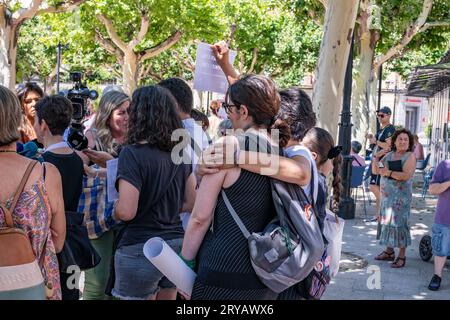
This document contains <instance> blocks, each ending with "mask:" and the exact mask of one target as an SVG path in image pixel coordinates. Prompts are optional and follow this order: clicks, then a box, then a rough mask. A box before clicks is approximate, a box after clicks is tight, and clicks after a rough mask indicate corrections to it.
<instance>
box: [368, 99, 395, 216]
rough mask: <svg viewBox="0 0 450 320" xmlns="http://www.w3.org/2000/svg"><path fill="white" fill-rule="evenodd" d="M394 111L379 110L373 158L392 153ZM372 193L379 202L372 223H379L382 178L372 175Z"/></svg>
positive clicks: (386, 108) (387, 109)
mask: <svg viewBox="0 0 450 320" xmlns="http://www.w3.org/2000/svg"><path fill="white" fill-rule="evenodd" d="M391 114H392V111H391V109H390V108H389V107H383V108H381V109H379V110H377V119H378V121H379V122H380V126H381V128H380V130H378V131H377V134H376V135H375V138H376V140H377V142H376V146H375V148H374V150H373V156H378V157H380V156H384V155H385V154H386V153H388V152H389V151H391V137H392V135H393V134H394V132H395V127H394V125H392V124H391ZM372 158H373V157H372ZM369 189H370V191H371V192H372V193H373V194H374V195H375V198H376V202H377V214H376V217H375V218H373V219H372V221H377V219H378V211H379V210H380V198H381V195H380V176H379V175H376V174H372V176H371V178H370V186H369Z"/></svg>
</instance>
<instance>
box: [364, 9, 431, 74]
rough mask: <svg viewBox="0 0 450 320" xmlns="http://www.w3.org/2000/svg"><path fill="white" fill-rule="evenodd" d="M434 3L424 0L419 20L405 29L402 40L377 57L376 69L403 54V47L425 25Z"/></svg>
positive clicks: (374, 67)
mask: <svg viewBox="0 0 450 320" xmlns="http://www.w3.org/2000/svg"><path fill="white" fill-rule="evenodd" d="M432 5H433V0H424V1H423V5H422V11H421V12H420V14H419V17H418V18H417V20H416V21H415V22H414V23H412V24H410V25H409V26H408V27H407V29H406V30H405V32H404V34H403V37H402V38H401V39H400V41H399V42H398V43H397V44H396V45H395V46H393V47H392V48H390V49H389V50H388V51H387V52H386V53H385V54H384V55H380V56H378V57H377V58H376V59H375V63H374V66H373V69H374V70H378V68H379V67H380V66H381V65H382V64H383V63H385V62H387V61H389V60H390V59H392V58H393V57H397V56H399V55H401V53H402V50H403V48H404V47H405V46H406V45H408V43H409V42H410V41H411V40H412V38H413V37H414V36H415V35H416V34H417V33H418V32H419V31H420V29H421V28H422V27H423V26H424V24H425V23H426V21H427V17H428V15H429V14H430V12H431V7H432Z"/></svg>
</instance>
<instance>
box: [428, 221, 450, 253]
mask: <svg viewBox="0 0 450 320" xmlns="http://www.w3.org/2000/svg"><path fill="white" fill-rule="evenodd" d="M432 231H433V235H432V237H431V246H432V248H433V254H434V255H435V256H438V257H448V256H450V227H447V226H444V225H442V224H438V223H435V224H433V228H432Z"/></svg>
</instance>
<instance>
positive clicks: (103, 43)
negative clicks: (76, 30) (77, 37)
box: [95, 30, 123, 63]
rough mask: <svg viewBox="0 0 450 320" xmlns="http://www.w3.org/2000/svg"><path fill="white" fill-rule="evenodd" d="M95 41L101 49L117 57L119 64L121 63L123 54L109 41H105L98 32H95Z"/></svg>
mask: <svg viewBox="0 0 450 320" xmlns="http://www.w3.org/2000/svg"><path fill="white" fill-rule="evenodd" d="M95 41H97V42H98V43H99V44H100V45H101V46H102V47H103V49H105V50H106V51H108V52H109V53H110V54H113V55H115V56H116V57H117V60H118V62H119V63H121V61H123V53H122V51H120V50H119V49H118V48H117V47H116V46H115V45H114V44H113V43H112V42H111V41H110V40H108V39H105V38H104V37H103V35H102V33H101V32H100V31H99V30H95Z"/></svg>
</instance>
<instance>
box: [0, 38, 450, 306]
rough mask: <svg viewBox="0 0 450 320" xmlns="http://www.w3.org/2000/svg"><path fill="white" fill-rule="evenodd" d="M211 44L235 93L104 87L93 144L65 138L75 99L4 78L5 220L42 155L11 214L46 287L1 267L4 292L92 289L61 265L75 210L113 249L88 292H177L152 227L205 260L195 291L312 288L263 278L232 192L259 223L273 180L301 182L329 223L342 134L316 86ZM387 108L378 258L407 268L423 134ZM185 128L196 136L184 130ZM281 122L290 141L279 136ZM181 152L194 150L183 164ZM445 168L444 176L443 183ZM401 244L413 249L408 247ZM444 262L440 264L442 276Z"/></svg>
mask: <svg viewBox="0 0 450 320" xmlns="http://www.w3.org/2000/svg"><path fill="white" fill-rule="evenodd" d="M212 51H213V53H214V55H215V57H216V61H217V63H218V65H219V66H220V67H221V68H222V70H223V72H224V74H225V75H226V76H227V79H228V80H229V82H230V84H229V88H228V90H227V93H226V95H225V98H224V100H223V101H219V100H214V101H212V102H211V105H210V114H211V115H210V117H207V116H206V115H205V114H203V113H202V112H200V111H198V110H195V109H193V95H192V91H191V88H190V87H189V85H188V84H187V83H186V82H185V81H184V80H183V79H180V78H169V79H165V80H163V81H161V82H160V83H158V84H156V85H151V86H144V87H141V88H139V89H137V90H136V91H135V92H133V94H132V96H131V97H129V96H128V95H127V94H125V93H124V92H122V91H121V90H120V88H115V89H114V90H109V91H108V92H105V93H104V94H103V96H102V98H101V100H100V104H99V107H98V110H97V111H96V112H95V115H94V116H92V118H90V119H89V126H88V128H86V130H85V135H86V137H87V140H88V148H87V149H84V150H81V151H80V150H74V149H73V148H72V147H71V145H70V144H69V143H68V142H67V141H66V140H65V132H66V130H67V128H68V127H69V125H70V122H71V117H72V106H71V102H70V100H68V99H67V98H65V97H63V96H59V95H54V96H45V95H44V93H43V92H42V90H41V89H40V88H39V86H37V85H36V84H26V85H25V86H24V87H23V88H21V89H20V91H19V92H18V94H17V95H15V94H14V93H13V92H12V91H11V90H9V89H7V88H5V87H2V86H0V181H2V183H1V186H2V187H1V188H0V204H1V206H0V227H4V226H9V224H8V223H9V222H8V219H7V214H6V211H7V210H9V209H10V208H11V204H12V200H13V197H12V195H14V193H15V191H16V189H17V188H18V187H17V186H18V185H19V184H20V180H21V178H22V177H23V176H24V173H25V171H26V170H27V167H28V166H29V164H30V163H32V164H35V162H36V163H37V164H36V165H34V168H33V169H32V171H31V174H30V176H29V178H28V180H27V181H26V184H25V187H24V189H23V191H22V192H21V193H20V197H19V198H18V202H17V205H16V206H15V208H13V210H12V211H13V212H11V214H12V217H13V224H14V227H16V228H19V229H22V230H24V231H25V232H26V234H27V236H28V238H29V241H30V243H31V245H32V248H33V252H34V254H35V256H36V260H37V261H39V268H40V270H41V272H42V278H43V281H42V284H41V287H42V288H44V289H45V290H34V289H35V288H34V287H33V288H31V287H30V286H28V285H27V283H26V281H27V280H26V277H25V276H24V277H22V278H21V280H20V281H22V282H21V283H19V282H20V281H19V280H17V281H18V283H15V284H14V283H13V284H12V285H11V284H10V285H9V286H8V287H6V286H5V287H2V286H4V281H5V279H2V274H1V272H0V298H11V297H13V298H24V297H26V298H30V292H32V293H31V294H32V296H31V298H33V299H45V298H47V299H63V300H77V299H80V297H81V293H80V291H79V290H78V286H76V285H75V286H73V285H71V282H70V281H69V278H70V273H69V271H68V270H62V269H61V268H60V266H59V264H58V261H61V259H62V256H61V255H62V253H63V252H64V250H66V248H65V239H66V234H68V233H70V232H71V229H70V228H67V227H66V222H65V221H66V219H65V216H66V215H67V214H68V212H77V213H78V214H80V215H83V219H84V225H85V227H86V229H87V234H88V237H89V241H90V243H91V245H92V246H93V248H94V249H95V250H96V252H97V253H98V255H99V256H100V258H101V259H100V262H99V263H98V264H96V265H95V266H93V267H91V268H89V269H88V270H85V282H84V290H83V293H82V297H83V299H85V300H103V299H111V298H113V297H114V298H118V299H141V300H153V299H164V300H173V299H176V298H177V290H176V288H175V285H174V284H173V283H172V282H170V281H169V280H168V279H167V278H166V277H165V276H164V274H163V273H161V271H160V270H158V269H157V268H156V267H155V266H153V264H152V263H151V262H150V261H149V260H148V259H147V258H146V257H145V256H144V253H143V246H144V244H145V242H146V241H147V240H148V239H150V238H152V237H160V238H162V239H163V240H164V241H165V242H166V243H167V245H169V246H170V247H171V248H172V249H173V250H174V251H175V252H177V253H179V256H180V257H181V259H182V260H183V261H185V263H186V264H187V265H188V266H189V267H191V268H193V269H194V270H195V272H196V274H197V278H196V280H195V283H194V287H193V290H192V295H191V296H190V297H185V298H190V299H194V300H197V299H198V300H225V299H232V300H233V299H234V300H254V299H256V300H260V299H279V300H301V299H305V298H307V297H306V296H305V295H304V287H302V285H303V286H304V284H302V283H299V284H297V285H294V286H291V287H290V288H288V289H287V290H285V291H283V292H281V293H276V292H274V291H272V290H270V289H269V288H268V287H267V286H265V285H264V284H263V283H262V282H261V280H260V279H259V278H258V276H257V275H256V273H255V271H254V269H253V267H252V264H251V260H250V254H249V249H248V244H247V241H246V239H245V238H244V237H243V236H242V234H241V232H240V230H239V228H238V226H237V225H236V223H235V221H234V220H233V218H232V216H231V214H230V211H229V208H228V206H227V204H226V203H225V200H224V198H223V195H222V193H221V192H222V191H224V192H225V193H226V195H227V199H228V200H229V202H230V203H231V204H232V206H233V208H235V210H236V211H237V212H238V215H239V217H240V219H241V220H242V222H243V224H244V225H245V226H246V228H247V229H248V231H249V232H250V233H252V232H259V231H262V230H263V229H264V227H265V226H266V225H267V224H268V223H269V222H270V221H271V220H273V218H274V217H275V209H274V203H273V201H272V191H271V182H270V181H271V179H278V180H282V181H285V182H287V183H291V184H295V185H297V186H299V187H301V188H303V190H304V191H305V194H306V195H307V196H308V200H309V201H310V202H311V204H313V205H314V209H315V210H316V213H317V217H318V222H319V226H320V232H323V228H324V220H325V216H326V210H331V211H334V212H336V211H337V208H338V206H339V199H340V192H341V182H340V167H341V162H342V157H341V155H340V152H341V148H340V147H339V146H336V144H335V141H334V139H333V137H332V136H331V135H330V133H328V132H327V131H326V130H324V129H321V128H318V127H316V116H315V113H314V112H313V108H312V104H311V100H310V98H309V97H308V95H307V94H306V93H305V92H304V91H303V90H301V89H299V88H296V87H293V88H289V89H284V90H279V89H277V87H276V86H275V83H274V82H273V81H272V80H271V79H270V78H268V77H266V76H262V75H253V74H251V75H245V76H243V77H241V76H239V75H238V74H237V72H236V71H235V70H234V68H233V66H232V65H231V64H230V63H229V57H228V55H229V51H228V48H227V46H226V44H225V43H224V42H220V43H218V44H215V45H214V46H212ZM377 114H378V119H379V120H380V122H381V124H382V130H381V131H380V132H379V133H378V134H377V135H376V142H375V143H374V144H375V146H374V149H373V151H372V159H373V160H372V167H371V169H372V173H373V176H372V179H371V180H372V181H371V184H372V186H373V188H372V189H371V190H373V192H374V194H375V195H376V197H377V205H378V206H379V207H380V210H379V212H380V218H379V221H380V224H381V234H380V244H381V245H385V246H386V249H385V250H384V251H383V252H382V253H381V254H380V255H379V256H378V257H377V258H376V259H378V260H389V261H394V263H393V264H392V266H393V267H395V268H401V267H404V266H405V263H406V256H405V250H406V247H407V246H408V245H409V244H410V243H411V236H410V233H409V223H408V218H409V212H410V204H411V198H412V196H411V193H412V191H411V186H412V182H411V177H412V175H413V173H414V170H415V162H416V160H415V156H414V153H413V150H415V149H413V148H414V140H413V137H412V135H411V133H410V132H409V131H408V130H405V129H403V130H397V131H396V130H395V128H394V127H393V126H392V125H390V123H389V116H390V110H389V108H383V109H380V110H378V113H377ZM178 130H183V132H184V134H183V135H182V136H181V137H175V138H174V132H177V131H178ZM233 130H234V131H233ZM275 131H276V132H277V133H278V138H279V139H274V136H273V135H272V132H275ZM276 136H277V135H276ZM276 136H275V137H276ZM253 139H256V140H258V143H257V144H253V143H252V141H253ZM29 142H33V143H35V144H36V145H37V146H38V147H40V148H42V150H43V151H42V152H40V153H38V155H37V156H36V157H33V158H32V159H31V158H26V157H23V156H22V155H20V154H18V153H17V150H18V148H19V146H20V145H22V144H26V143H29ZM180 143H184V146H183V148H181V149H180V150H179V149H178V148H177V146H178V145H179V144H180ZM262 146H263V147H262ZM361 149H362V145H361V143H359V142H357V141H354V142H352V154H353V156H354V163H353V164H354V165H357V166H365V159H364V158H363V157H361V156H359V155H358V154H359V153H360V152H361ZM177 150H179V151H180V152H178V151H177ZM273 150H279V152H278V153H277V164H278V167H277V170H275V171H271V170H267V169H268V167H269V166H270V165H271V163H270V161H269V163H267V162H266V161H263V159H264V155H269V154H270V155H273ZM414 152H415V151H414ZM174 156H175V158H177V157H179V158H183V159H186V158H187V159H189V161H187V162H186V161H183V162H181V163H179V162H177V161H174ZM114 159H117V160H118V170H117V177H116V180H115V181H110V180H109V179H108V173H107V162H108V161H110V160H114ZM230 159H231V161H229V160H230ZM254 159H256V161H252V160H254ZM11 168H14V170H11ZM447 168H448V166H447ZM442 170H443V169H442ZM442 170H441V171H442ZM447 170H448V169H447ZM441 171H439V172H440V174H441V175H440V176H439V177H440V178H436V179H435V180H434V181H435V182H439V183H441V181H443V179H444V176H445V175H444V174H443V173H442V172H441ZM330 176H332V183H331V186H330V187H328V184H327V178H328V177H330ZM445 177H446V176H445ZM111 183H113V184H114V187H115V188H116V190H117V191H118V199H116V200H111V199H109V198H108V194H107V192H106V190H107V188H108V185H110V184H111ZM444 184H445V186H446V187H447V188H448V183H446V182H445V183H444ZM431 190H432V192H434V193H435V194H440V193H442V192H444V191H445V190H447V189H445V190H444V187H437V186H434V185H433V184H432V188H431ZM442 210H444V209H442ZM441 215H444V214H441ZM446 219H447V218H443V219H441V220H439V221H438V222H437V224H436V225H435V227H434V229H433V230H434V231H435V229H436V231H435V232H436V233H437V232H438V231H439V232H443V231H442V230H447V231H445V232H447V233H448V228H449V227H448V226H447V227H445V225H446V223H447V220H448V219H447V220H446ZM445 228H447V229H445ZM438 229H439V230H438ZM447 233H446V234H447ZM446 239H447V238H446ZM0 241H1V240H0ZM445 241H447V240H445ZM325 243H326V239H325ZM394 248H400V251H399V254H398V256H397V257H396V258H394V257H395V251H394ZM443 248H444V249H442V251H445V250H447V251H448V246H447V247H443ZM445 248H447V249H445ZM324 252H326V247H324ZM41 257H43V258H41ZM439 261H440V260H439ZM2 267H3V268H7V267H9V266H2V265H1V264H0V268H2ZM439 270H440V271H439ZM441 271H442V265H441V262H438V263H437V271H436V277H440V275H441V273H440V272H441ZM434 279H435V280H434V282H435V283H436V282H437V281H438V280H436V279H438V278H434ZM2 281H3V282H2ZM439 282H440V278H439ZM27 288H28V289H30V290H28V291H27ZM302 288H303V289H302ZM31 289H33V291H31Z"/></svg>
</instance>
